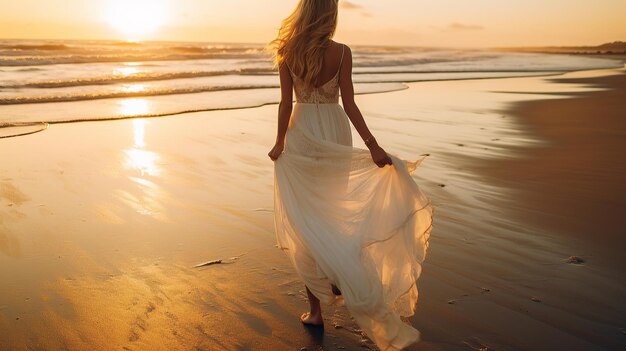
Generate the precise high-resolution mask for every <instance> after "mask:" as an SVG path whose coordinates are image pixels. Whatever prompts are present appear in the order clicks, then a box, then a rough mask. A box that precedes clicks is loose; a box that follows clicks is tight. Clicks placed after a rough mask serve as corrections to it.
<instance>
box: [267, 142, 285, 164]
mask: <svg viewBox="0 0 626 351" xmlns="http://www.w3.org/2000/svg"><path fill="white" fill-rule="evenodd" d="M284 149H285V144H284V143H276V144H275V145H274V147H273V148H272V150H270V152H269V153H268V154H267V156H269V157H270V158H271V159H272V161H276V160H278V157H279V156H280V154H282V153H283V150H284Z"/></svg>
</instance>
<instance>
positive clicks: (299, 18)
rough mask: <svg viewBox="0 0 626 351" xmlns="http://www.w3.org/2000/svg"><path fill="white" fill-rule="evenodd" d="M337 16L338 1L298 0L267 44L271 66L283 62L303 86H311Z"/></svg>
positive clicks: (331, 35)
mask: <svg viewBox="0 0 626 351" xmlns="http://www.w3.org/2000/svg"><path fill="white" fill-rule="evenodd" d="M337 14H338V0H300V2H299V3H298V6H296V9H295V10H294V11H293V12H292V13H291V15H289V17H287V18H285V19H284V20H283V22H282V25H281V27H280V30H279V31H278V37H277V38H276V39H274V40H273V41H272V42H271V43H270V45H269V47H270V49H271V50H272V52H273V54H274V65H275V67H279V66H280V65H281V64H283V63H286V64H287V66H288V67H289V68H290V69H291V71H292V72H293V74H295V75H296V76H297V77H299V78H300V79H302V80H303V81H304V83H305V84H306V85H307V86H313V85H315V83H316V82H315V79H316V77H317V76H318V75H319V73H320V71H321V70H322V61H323V59H324V52H325V51H326V49H327V48H328V47H329V46H330V40H331V39H332V37H333V35H334V34H335V29H336V28H337Z"/></svg>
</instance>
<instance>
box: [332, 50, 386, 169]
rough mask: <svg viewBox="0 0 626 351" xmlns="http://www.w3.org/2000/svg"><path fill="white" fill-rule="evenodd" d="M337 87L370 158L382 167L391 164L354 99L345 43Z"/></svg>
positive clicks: (348, 55) (349, 61)
mask: <svg viewBox="0 0 626 351" xmlns="http://www.w3.org/2000/svg"><path fill="white" fill-rule="evenodd" d="M339 87H340V88H341V101H342V102H343V108H344V110H345V111H346V114H347V115H348V118H350V121H351V122H352V125H354V128H355V129H356V131H357V132H358V133H359V135H360V136H361V138H362V139H363V141H364V142H365V145H366V146H367V147H368V148H369V150H370V153H371V154H372V160H373V161H374V163H376V165H377V166H378V167H384V166H385V165H391V158H390V157H389V155H387V153H386V152H385V150H383V148H381V147H380V146H379V145H378V143H377V142H376V138H374V136H373V135H372V133H371V132H370V130H369V128H368V127H367V124H366V123H365V119H363V115H362V114H361V110H359V107H358V106H357V105H356V102H355V101H354V85H353V84H352V50H350V48H349V47H348V46H347V45H346V49H345V56H344V59H343V63H342V65H341V71H340V74H339Z"/></svg>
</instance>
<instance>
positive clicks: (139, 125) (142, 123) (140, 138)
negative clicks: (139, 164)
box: [133, 119, 146, 147]
mask: <svg viewBox="0 0 626 351" xmlns="http://www.w3.org/2000/svg"><path fill="white" fill-rule="evenodd" d="M145 130H146V120H145V119H134V120H133V136H134V138H133V140H134V141H135V147H145V146H146V141H145V140H144V134H145Z"/></svg>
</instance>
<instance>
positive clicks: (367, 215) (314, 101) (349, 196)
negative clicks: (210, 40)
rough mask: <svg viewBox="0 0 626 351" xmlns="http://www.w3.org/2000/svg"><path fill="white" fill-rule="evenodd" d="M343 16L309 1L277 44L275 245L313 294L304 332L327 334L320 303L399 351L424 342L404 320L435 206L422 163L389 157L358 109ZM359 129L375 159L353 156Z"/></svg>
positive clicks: (328, 3) (413, 299)
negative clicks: (340, 39)
mask: <svg viewBox="0 0 626 351" xmlns="http://www.w3.org/2000/svg"><path fill="white" fill-rule="evenodd" d="M337 12H338V5H337V0H301V1H300V3H299V4H298V6H297V7H296V9H295V11H294V12H293V13H292V14H291V15H290V16H289V17H288V18H286V19H285V20H284V21H283V23H282V27H281V29H280V31H279V35H278V38H277V39H276V40H274V41H273V42H272V44H273V47H274V49H275V61H276V64H277V66H278V68H279V74H280V85H281V102H280V105H279V108H278V133H277V137H276V145H274V147H273V148H272V150H271V151H270V152H269V154H268V155H269V157H270V158H271V159H272V160H273V161H275V164H274V167H275V198H274V210H275V217H274V220H275V227H276V238H277V242H278V247H279V248H281V249H282V250H284V251H285V252H286V253H287V255H288V256H289V257H290V259H291V261H292V263H293V265H294V267H295V269H296V271H297V273H298V275H299V276H300V277H301V278H302V280H303V281H304V283H305V285H306V291H307V295H308V299H309V304H310V308H311V310H310V312H308V313H305V314H303V315H302V317H301V321H302V323H304V324H307V325H323V318H322V311H321V307H320V302H323V303H326V304H336V303H339V304H344V303H345V306H346V307H347V308H348V310H349V312H350V313H351V315H352V316H353V317H354V319H355V320H356V322H357V323H358V324H359V326H360V327H361V328H362V329H363V331H365V333H366V334H367V335H368V336H369V337H370V338H371V339H372V340H373V341H374V342H375V343H376V344H377V345H378V347H380V349H382V350H401V349H403V348H404V347H406V346H408V345H410V344H412V343H414V342H416V341H418V340H419V337H420V334H419V332H418V331H417V330H416V329H414V328H413V327H412V326H410V325H408V324H406V323H404V322H402V320H401V319H400V317H401V316H410V315H413V313H414V311H415V304H416V303H417V288H416V284H415V283H416V280H417V278H418V277H419V275H420V273H421V263H422V262H423V260H424V257H425V255H426V248H427V241H428V237H429V235H430V230H431V223H432V206H431V204H430V201H429V199H428V198H427V197H426V196H425V195H424V194H423V193H422V192H421V191H420V189H419V187H418V186H417V185H416V184H415V182H414V181H413V179H412V178H411V176H410V173H411V172H413V171H414V170H415V167H416V166H417V165H418V164H419V162H420V161H421V160H420V161H416V162H407V161H404V160H401V159H399V158H397V157H395V156H393V155H388V154H387V153H386V152H385V151H384V150H383V149H382V148H381V147H380V146H379V145H378V143H377V142H376V139H375V138H374V136H373V135H372V133H371V132H370V130H369V129H368V127H367V125H366V123H365V121H364V120H363V116H362V115H361V112H360V111H359V109H358V107H357V105H356V104H355V102H354V89H353V85H352V77H351V75H352V53H351V50H350V48H349V47H347V46H346V45H343V44H339V43H337V42H334V41H332V37H333V34H334V32H335V28H336V26H337ZM340 89H341V97H342V102H343V108H342V107H341V106H340V105H339V103H338V102H339V90H340ZM294 90H295V95H296V104H295V106H293V104H292V100H293V91H294ZM344 109H345V110H344ZM349 121H351V122H352V124H353V125H354V127H355V129H356V130H357V132H358V133H359V135H360V136H361V138H363V140H364V142H365V145H366V146H367V147H368V148H369V151H368V150H363V149H358V148H353V147H352V134H351V131H350V124H349ZM372 161H373V162H372Z"/></svg>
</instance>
